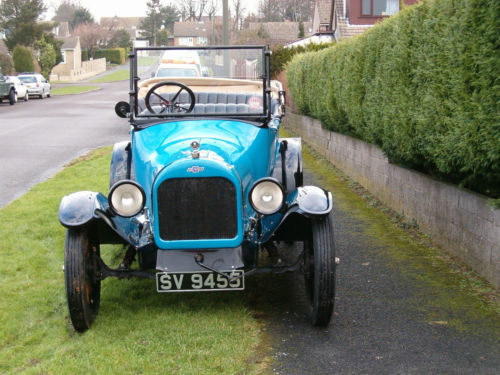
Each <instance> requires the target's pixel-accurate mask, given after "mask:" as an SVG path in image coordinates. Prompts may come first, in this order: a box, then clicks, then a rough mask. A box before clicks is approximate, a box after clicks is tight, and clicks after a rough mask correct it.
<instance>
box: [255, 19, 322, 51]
mask: <svg viewBox="0 0 500 375" xmlns="http://www.w3.org/2000/svg"><path fill="white" fill-rule="evenodd" d="M299 25H300V22H250V23H249V24H248V30H250V31H254V32H257V34H258V35H259V37H260V38H262V39H267V42H268V43H269V44H270V45H272V46H275V45H283V44H287V43H290V42H293V41H295V40H297V39H298V37H299V27H300V26H299ZM303 25H304V36H305V37H308V36H310V35H311V30H312V24H311V22H304V23H303ZM248 43H251V41H248Z"/></svg>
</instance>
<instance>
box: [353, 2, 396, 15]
mask: <svg viewBox="0 0 500 375" xmlns="http://www.w3.org/2000/svg"><path fill="white" fill-rule="evenodd" d="M361 1H362V7H361V15H363V16H390V15H393V14H396V13H397V12H398V11H399V0H361Z"/></svg>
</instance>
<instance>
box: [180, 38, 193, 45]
mask: <svg viewBox="0 0 500 375" xmlns="http://www.w3.org/2000/svg"><path fill="white" fill-rule="evenodd" d="M193 42H194V40H193V38H192V37H179V45H180V46H193V45H194V44H193Z"/></svg>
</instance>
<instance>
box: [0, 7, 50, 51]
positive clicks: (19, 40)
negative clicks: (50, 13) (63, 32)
mask: <svg viewBox="0 0 500 375" xmlns="http://www.w3.org/2000/svg"><path fill="white" fill-rule="evenodd" d="M46 9H47V8H46V7H45V5H44V3H43V1H42V0H3V1H2V3H1V4H0V30H2V31H4V32H5V36H6V38H5V44H7V47H8V48H9V49H10V50H12V49H13V48H14V46H16V45H17V44H21V45H24V46H29V47H32V46H33V44H34V43H35V41H36V40H37V39H40V38H41V36H42V35H43V33H44V32H47V31H49V30H51V29H52V26H53V25H52V24H51V23H47V22H45V23H38V20H39V18H40V16H41V15H42V14H43V13H44V12H45V10H46Z"/></svg>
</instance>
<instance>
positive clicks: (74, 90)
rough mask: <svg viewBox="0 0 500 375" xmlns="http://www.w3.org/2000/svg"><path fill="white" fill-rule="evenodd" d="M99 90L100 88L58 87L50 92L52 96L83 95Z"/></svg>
mask: <svg viewBox="0 0 500 375" xmlns="http://www.w3.org/2000/svg"><path fill="white" fill-rule="evenodd" d="M94 90H99V87H98V86H65V87H56V88H53V89H51V90H50V93H51V95H71V94H81V93H84V92H88V91H94Z"/></svg>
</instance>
